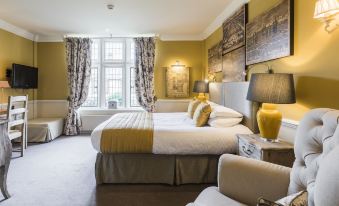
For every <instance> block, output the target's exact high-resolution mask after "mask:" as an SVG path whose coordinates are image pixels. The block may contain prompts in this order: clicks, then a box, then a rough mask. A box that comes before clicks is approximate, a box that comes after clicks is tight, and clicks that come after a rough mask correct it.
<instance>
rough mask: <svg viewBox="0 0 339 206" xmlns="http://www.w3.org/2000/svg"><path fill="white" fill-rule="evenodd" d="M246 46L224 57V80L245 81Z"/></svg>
mask: <svg viewBox="0 0 339 206" xmlns="http://www.w3.org/2000/svg"><path fill="white" fill-rule="evenodd" d="M245 59H246V58H245V46H243V47H240V48H238V49H236V50H234V51H232V52H229V53H227V54H225V55H224V56H223V57H222V73H223V82H242V81H245V70H246V64H245Z"/></svg>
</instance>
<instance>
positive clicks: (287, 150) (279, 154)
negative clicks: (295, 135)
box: [237, 134, 295, 167]
mask: <svg viewBox="0 0 339 206" xmlns="http://www.w3.org/2000/svg"><path fill="white" fill-rule="evenodd" d="M237 137H238V144H239V146H238V154H239V155H240V156H244V157H248V158H253V159H257V160H262V161H266V162H271V163H274V164H279V165H283V166H286V167H292V166H293V162H294V160H295V156H294V147H293V145H292V144H289V143H286V142H282V141H279V142H274V143H272V142H267V141H265V140H263V139H261V138H260V136H259V135H256V134H253V135H247V134H246V135H243V134H238V135H237Z"/></svg>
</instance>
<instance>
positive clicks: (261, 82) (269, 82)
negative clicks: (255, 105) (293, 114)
mask: <svg viewBox="0 0 339 206" xmlns="http://www.w3.org/2000/svg"><path fill="white" fill-rule="evenodd" d="M247 99H248V100H250V101H254V102H260V103H272V104H293V103H295V102H296V99H295V89H294V80H293V74H278V73H274V74H252V76H251V81H250V85H249V89H248V93H247Z"/></svg>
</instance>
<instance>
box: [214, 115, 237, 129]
mask: <svg viewBox="0 0 339 206" xmlns="http://www.w3.org/2000/svg"><path fill="white" fill-rule="evenodd" d="M241 121H242V117H240V118H239V117H238V118H223V117H215V118H210V119H209V120H208V125H210V126H211V127H218V128H222V127H233V126H235V125H238V124H239V123H240V122H241Z"/></svg>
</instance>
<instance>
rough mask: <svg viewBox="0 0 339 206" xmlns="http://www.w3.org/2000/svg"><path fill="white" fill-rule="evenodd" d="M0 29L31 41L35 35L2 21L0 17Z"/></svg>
mask: <svg viewBox="0 0 339 206" xmlns="http://www.w3.org/2000/svg"><path fill="white" fill-rule="evenodd" d="M0 29H3V30H5V31H8V32H11V33H13V34H16V35H18V36H21V37H23V38H25V39H29V40H31V41H34V40H35V36H36V35H35V34H33V33H31V32H29V31H27V30H25V29H22V28H20V27H17V26H14V25H12V24H10V23H8V22H6V21H3V20H2V19H0Z"/></svg>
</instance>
